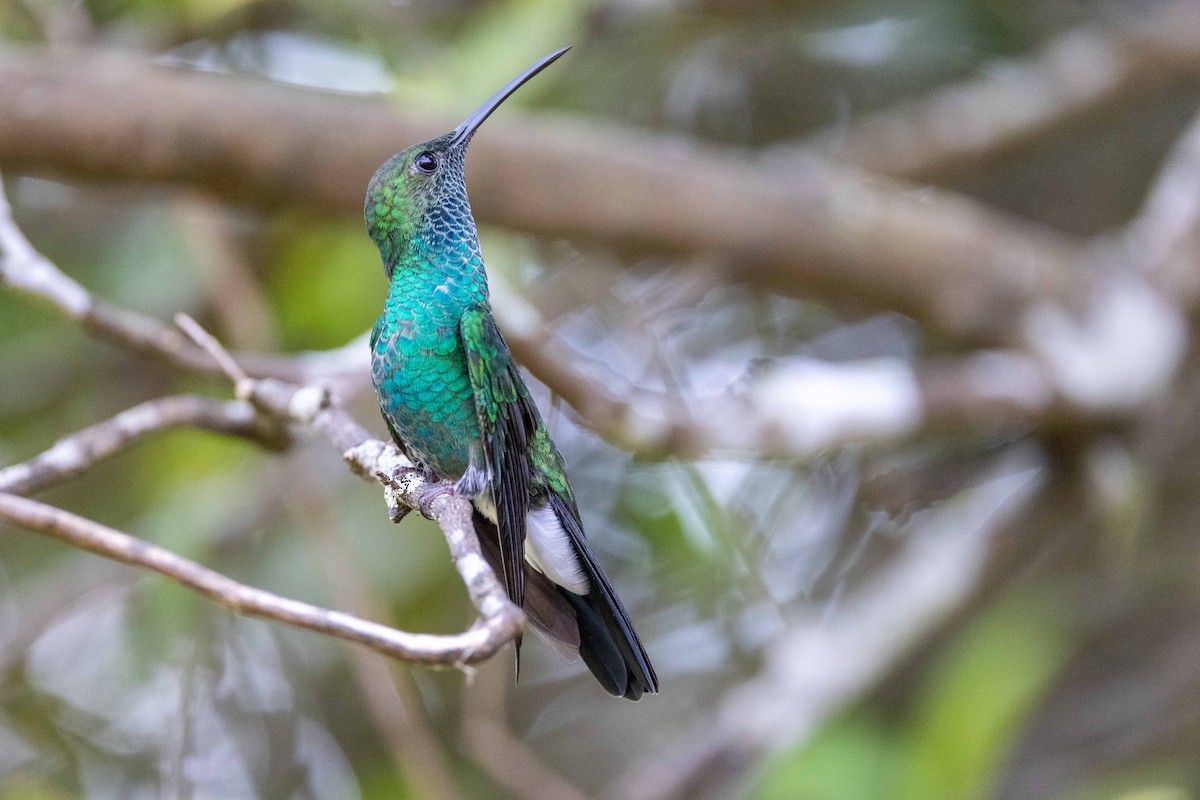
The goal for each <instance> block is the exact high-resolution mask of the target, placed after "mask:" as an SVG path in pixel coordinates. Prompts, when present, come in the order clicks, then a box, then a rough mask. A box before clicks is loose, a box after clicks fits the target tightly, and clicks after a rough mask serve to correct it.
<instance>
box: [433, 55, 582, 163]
mask: <svg viewBox="0 0 1200 800" xmlns="http://www.w3.org/2000/svg"><path fill="white" fill-rule="evenodd" d="M570 49H571V48H570V47H564V48H563V49H562V50H557V51H555V52H553V53H551V54H550V55H548V56H546V57H545V58H543V59H541V60H540V61H538V62H537V63H536V64H534V65H533V66H532V67H530V68H529V69H527V70H525V71H524V72H522V73H521V74H520V75H518V76H517V77H515V78H513V79H512V80H511V81H509V82H508V85H507V86H505V87H504V88H503V89H501V90H500V91H498V92H496V93H495V94H494V95H492V96H491V97H490V98H488V101H487V102H486V103H484V104H483V105H481V106H480V107H479V108H477V109H476V110H475V113H473V114H472V115H471V116H469V117H467V118H466V119H465V120H463V124H462V125H459V126H458V127H457V128H455V129H454V137H453V138H452V139H450V146H451V147H459V146H462V145H465V144H466V143H467V142H468V141H469V140H470V138H471V134H473V133H475V129H476V128H478V127H479V126H480V125H482V124H483V121H484V120H485V119H487V118H488V117H489V116H491V114H492V112H493V111H495V110H496V107H497V106H499V105H500V104H501V103H503V102H504V101H505V100H507V99H508V96H509V95H511V94H512V93H513V92H515V91H516V90H517V89H520V88H521V85H522V84H523V83H525V81H527V80H529V79H530V78H532V77H533V76H534V75H537V74H538V73H539V72H541V71H542V70H544V69H545V68H546V67H548V66H550V65H551V64H553V63H554V62H555V61H557V60H558V58H559V56H561V55H562V54H563V53H565V52H567V51H568V50H570Z"/></svg>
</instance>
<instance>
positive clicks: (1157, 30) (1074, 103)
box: [777, 2, 1200, 181]
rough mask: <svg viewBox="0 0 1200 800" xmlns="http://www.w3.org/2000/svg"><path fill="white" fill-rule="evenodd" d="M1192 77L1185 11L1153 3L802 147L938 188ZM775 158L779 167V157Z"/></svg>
mask: <svg viewBox="0 0 1200 800" xmlns="http://www.w3.org/2000/svg"><path fill="white" fill-rule="evenodd" d="M1197 73H1200V13H1197V9H1196V5H1195V3H1192V2H1182V3H1181V2H1175V3H1166V4H1160V5H1159V6H1157V7H1156V8H1154V10H1153V11H1152V12H1151V14H1150V16H1148V17H1147V18H1145V19H1141V20H1138V21H1136V22H1131V23H1129V24H1127V25H1125V26H1122V27H1119V28H1107V29H1106V28H1100V27H1098V26H1085V27H1081V28H1077V29H1075V30H1073V31H1070V32H1069V33H1066V34H1064V35H1063V36H1060V37H1059V38H1056V39H1054V40H1053V41H1051V42H1050V43H1049V44H1047V45H1045V46H1044V47H1043V48H1042V49H1041V50H1039V51H1038V52H1036V53H1035V54H1033V55H1032V56H1030V57H1028V58H1026V59H1022V60H1017V61H1011V62H1003V63H1000V64H995V65H993V66H992V68H990V69H986V70H984V73H983V77H980V78H978V79H976V80H973V81H969V82H966V83H962V84H958V85H954V86H950V87H947V88H941V89H938V90H937V91H935V92H933V93H932V94H930V95H928V96H926V97H923V98H920V99H918V100H916V101H913V102H909V103H906V104H905V105H903V106H902V107H900V108H898V109H893V110H887V111H882V112H879V113H876V114H871V115H868V116H864V117H862V118H860V119H859V120H857V121H856V122H854V123H853V124H852V125H851V126H850V127H849V129H848V130H840V131H829V132H824V133H821V134H818V135H817V136H815V137H813V138H812V139H811V140H810V141H809V142H808V143H807V144H806V145H805V149H808V150H815V151H817V152H821V153H825V154H828V155H830V156H833V157H836V158H837V159H839V160H841V161H844V162H846V163H849V164H854V165H855V166H858V167H861V168H863V169H867V170H870V171H872V172H877V173H880V174H886V175H891V176H894V177H897V178H904V179H907V180H914V181H944V180H946V179H948V178H953V177H956V176H960V175H962V174H964V173H970V172H973V171H978V170H979V169H980V167H981V165H984V164H986V163H987V162H988V160H989V159H994V158H996V157H997V156H1001V155H1004V154H1005V153H1008V152H1011V151H1013V150H1015V149H1017V148H1019V147H1021V146H1023V145H1025V144H1027V143H1029V142H1031V141H1035V140H1037V139H1040V138H1043V137H1045V136H1048V135H1051V134H1052V133H1054V132H1056V131H1058V130H1060V129H1062V128H1063V127H1065V126H1067V125H1069V124H1071V123H1072V122H1074V121H1076V120H1077V119H1079V118H1080V117H1083V116H1087V115H1090V114H1096V113H1098V112H1100V111H1103V110H1105V109H1110V108H1112V107H1113V106H1115V105H1117V104H1119V103H1121V102H1122V101H1125V100H1127V99H1128V98H1131V97H1136V96H1138V95H1139V94H1140V93H1145V92H1146V91H1148V90H1151V89H1153V88H1154V87H1156V86H1161V85H1164V84H1166V83H1168V82H1169V81H1171V80H1174V79H1176V78H1178V77H1180V76H1182V75H1195V74H1197ZM792 153H793V154H794V151H792ZM777 154H778V156H779V158H780V161H781V162H786V159H787V158H788V151H785V150H782V149H781V150H779V151H777Z"/></svg>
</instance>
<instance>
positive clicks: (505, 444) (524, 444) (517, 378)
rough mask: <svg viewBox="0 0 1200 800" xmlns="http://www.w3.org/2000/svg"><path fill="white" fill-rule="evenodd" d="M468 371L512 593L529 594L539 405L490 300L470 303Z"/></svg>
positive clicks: (465, 336)
mask: <svg viewBox="0 0 1200 800" xmlns="http://www.w3.org/2000/svg"><path fill="white" fill-rule="evenodd" d="M459 335H460V336H461V338H462V343H463V348H464V350H465V352H466V354H467V372H468V375H469V377H470V381H471V389H472V391H473V392H474V394H475V412H476V416H477V418H478V420H479V429H480V434H481V448H480V449H481V451H482V452H481V456H482V461H483V463H482V464H480V465H477V466H478V468H480V469H482V470H483V471H484V472H485V473H486V474H487V477H488V480H487V488H486V489H485V491H487V492H490V494H491V500H492V503H493V505H494V506H495V509H496V527H497V529H498V530H499V537H500V542H499V544H500V557H501V565H502V566H503V569H504V586H505V589H507V591H508V596H509V597H510V598H512V601H513V602H514V603H516V604H517V605H521V604H522V603H523V601H524V598H525V524H526V522H525V517H526V515H527V514H528V512H529V436H530V434H531V433H532V432H533V430H534V429H535V427H536V425H537V420H538V417H537V410H536V408H535V407H534V406H533V403H532V400H531V399H530V397H529V390H528V389H527V388H526V386H525V382H524V380H523V379H522V378H521V374H520V373H519V372H518V371H517V365H516V363H515V362H514V361H513V359H512V355H511V354H510V353H509V351H508V345H507V344H506V343H505V341H504V337H503V336H501V335H500V330H499V329H498V328H497V327H496V322H495V320H493V319H492V315H491V312H490V311H489V310H488V309H487V308H486V307H485V306H475V307H473V308H470V309H468V310H467V311H466V312H465V313H464V314H463V316H462V319H461V321H460V323H459Z"/></svg>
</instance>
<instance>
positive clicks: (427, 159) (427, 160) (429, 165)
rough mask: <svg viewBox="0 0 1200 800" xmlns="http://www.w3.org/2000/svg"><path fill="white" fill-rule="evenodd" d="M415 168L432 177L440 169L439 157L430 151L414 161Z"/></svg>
mask: <svg viewBox="0 0 1200 800" xmlns="http://www.w3.org/2000/svg"><path fill="white" fill-rule="evenodd" d="M413 166H414V167H416V168H417V169H419V170H421V172H424V173H425V174H426V175H431V174H433V172H434V171H435V170H436V169H437V168H438V160H437V156H435V155H434V154H433V153H430V152H428V151H426V152H424V153H421V154H420V155H419V156H417V157H416V159H414V160H413Z"/></svg>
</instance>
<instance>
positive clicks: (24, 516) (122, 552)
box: [0, 493, 521, 666]
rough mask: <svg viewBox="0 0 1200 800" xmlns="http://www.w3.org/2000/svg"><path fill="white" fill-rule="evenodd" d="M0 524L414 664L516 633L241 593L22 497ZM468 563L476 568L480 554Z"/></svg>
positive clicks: (452, 660) (454, 518)
mask: <svg viewBox="0 0 1200 800" xmlns="http://www.w3.org/2000/svg"><path fill="white" fill-rule="evenodd" d="M465 502H466V501H461V502H457V503H446V502H443V503H442V508H441V509H439V510H440V513H439V514H438V518H439V519H438V521H439V523H440V524H441V525H443V528H444V530H446V533H447V539H448V540H450V541H451V542H452V544H451V547H452V551H454V552H455V555H456V556H457V557H459V558H462V557H465V556H468V555H469V553H468V552H467V551H468V550H469V548H462V547H461V546H457V547H456V545H461V541H460V540H463V539H467V538H469V539H474V536H475V533H474V528H472V527H471V517H470V510H469V509H466V513H465V515H464V513H463V512H464V509H463V506H465ZM0 518H3V519H5V520H7V521H8V522H11V523H13V524H15V525H20V526H21V527H23V528H26V529H28V530H31V531H36V532H37V533H42V534H45V535H47V536H51V537H53V538H55V539H59V540H60V541H63V542H66V543H67V544H70V545H73V546H75V547H80V548H82V549H84V550H90V551H91V552H93V553H96V554H97V555H102V556H104V557H105V558H111V559H113V560H115V561H120V562H121V563H123V564H129V565H131V566H136V567H142V568H144V569H149V570H153V571H155V572H157V573H159V574H161V575H165V576H166V577H168V578H170V579H171V580H173V581H175V582H176V583H179V584H181V585H183V586H186V587H188V588H189V589H192V590H193V591H195V592H198V593H200V594H202V595H204V596H205V597H208V598H209V599H211V600H215V601H216V602H218V603H220V604H221V605H223V606H225V607H226V608H229V609H231V610H233V611H235V612H237V613H238V614H245V615H247V616H252V617H260V618H262V619H268V620H272V621H274V622H282V623H284V624H286V625H291V626H293V627H296V628H304V629H306V630H311V631H316V632H317V633H323V634H326V635H328V636H335V637H337V638H339V639H345V640H347V641H350V642H355V643H357V644H361V645H364V646H366V647H369V648H371V649H372V650H375V651H377V652H380V653H383V654H385V655H389V656H392V657H394V658H399V659H403V660H404V661H409V662H412V663H415V664H425V665H429V666H451V665H462V664H473V663H476V662H478V661H482V660H484V659H486V658H488V657H490V656H491V655H492V654H494V653H495V652H496V650H498V649H499V648H500V647H501V646H503V645H504V643H506V642H508V641H509V640H510V639H511V638H513V636H515V635H516V633H517V632H519V631H520V628H521V626H520V623H519V614H520V612H519V611H517V612H516V614H517V615H518V616H517V617H511V616H509V617H507V618H506V619H505V624H504V625H500V624H493V622H492V621H491V620H488V621H484V622H483V623H481V624H477V625H475V626H472V627H471V628H470V629H469V630H467V631H465V632H463V633H460V634H457V635H454V636H438V635H433V634H419V633H405V632H403V631H398V630H395V629H393V628H389V627H387V626H385V625H379V624H376V623H374V622H367V621H365V620H361V619H358V618H357V617H353V616H350V615H349V614H343V613H341V612H339V611H329V610H327V609H323V608H319V607H317V606H313V605H309V604H308V603H304V602H301V601H299V600H291V599H288V598H283V597H279V596H278V595H274V594H271V593H270V592H265V591H263V590H262V589H255V588H253V587H251V586H246V585H244V584H241V583H238V582H237V581H235V580H233V579H232V578H227V577H225V576H224V575H221V574H220V573H217V572H214V571H212V570H210V569H207V568H206V567H202V566H200V565H199V564H197V563H196V562H194V561H190V560H188V559H186V558H183V557H182V556H179V555H176V554H174V553H172V552H170V551H168V550H164V549H163V548H161V547H158V546H156V545H153V544H150V543H149V542H144V541H142V540H141V539H136V538H134V537H132V536H129V535H127V534H124V533H121V532H120V531H116V530H113V529H112V528H109V527H106V526H104V525H101V524H99V523H97V522H93V521H91V520H89V519H85V518H83V517H80V516H76V515H75V514H71V513H70V512H67V511H63V510H61V509H58V508H54V507H53V506H48V505H46V504H44V503H39V502H37V501H35V500H30V499H28V498H25V497H17V496H16V495H10V494H3V493H0ZM464 526H465V527H464ZM477 547H478V546H477V545H476V548H477ZM476 557H477V558H478V559H479V561H480V563H483V557H482V556H481V555H478V554H477V555H476ZM456 560H457V559H456ZM485 567H486V565H485ZM514 611H516V609H515V608H514ZM514 620H515V623H514Z"/></svg>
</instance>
